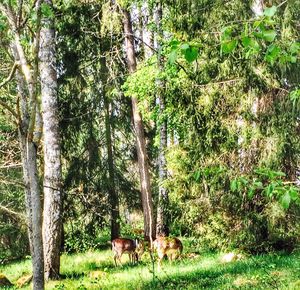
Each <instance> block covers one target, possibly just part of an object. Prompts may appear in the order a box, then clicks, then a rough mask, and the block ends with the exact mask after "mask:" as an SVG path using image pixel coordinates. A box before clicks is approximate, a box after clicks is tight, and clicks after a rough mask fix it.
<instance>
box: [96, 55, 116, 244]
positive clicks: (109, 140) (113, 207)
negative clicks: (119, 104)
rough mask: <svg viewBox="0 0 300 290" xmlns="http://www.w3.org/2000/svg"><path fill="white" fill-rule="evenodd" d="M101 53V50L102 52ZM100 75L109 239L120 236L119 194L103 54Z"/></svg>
mask: <svg viewBox="0 0 300 290" xmlns="http://www.w3.org/2000/svg"><path fill="white" fill-rule="evenodd" d="M102 53H103V52H102ZM100 63H101V75H102V95H103V101H104V108H105V137H106V149H107V161H108V179H109V180H108V182H109V198H110V206H111V240H113V239H115V238H118V237H119V236H120V223H119V219H120V212H119V196H118V192H117V191H116V186H115V173H114V160H113V145H112V133H111V118H110V114H111V112H110V111H111V110H110V102H109V100H108V98H107V95H106V83H107V73H108V69H107V66H106V58H105V57H104V56H103V57H101V59H100Z"/></svg>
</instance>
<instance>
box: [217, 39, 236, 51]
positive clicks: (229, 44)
mask: <svg viewBox="0 0 300 290" xmlns="http://www.w3.org/2000/svg"><path fill="white" fill-rule="evenodd" d="M237 44H238V42H237V40H236V39H232V40H230V41H226V42H224V43H222V44H221V51H222V52H223V53H225V54H228V53H231V52H232V51H233V50H234V49H235V48H236V46H237Z"/></svg>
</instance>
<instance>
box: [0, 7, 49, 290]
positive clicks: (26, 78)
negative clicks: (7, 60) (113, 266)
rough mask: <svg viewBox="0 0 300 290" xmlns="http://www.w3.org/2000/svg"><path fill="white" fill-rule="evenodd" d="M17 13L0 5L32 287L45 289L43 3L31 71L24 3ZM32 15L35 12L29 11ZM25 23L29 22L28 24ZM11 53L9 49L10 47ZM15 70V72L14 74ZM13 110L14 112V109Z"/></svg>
mask: <svg viewBox="0 0 300 290" xmlns="http://www.w3.org/2000/svg"><path fill="white" fill-rule="evenodd" d="M19 4H20V6H19V7H18V10H16V11H18V12H16V11H15V10H14V9H13V7H12V6H11V5H5V4H0V11H1V12H2V14H3V15H4V16H5V17H6V19H7V22H8V26H9V30H10V32H11V34H12V36H13V37H12V40H11V43H10V51H9V52H10V53H11V54H12V58H13V59H14V61H15V64H14V67H13V70H14V68H15V69H16V68H18V69H17V71H16V80H17V92H18V99H19V100H18V102H17V110H16V111H17V113H16V117H17V119H18V132H19V142H20V149H21V156H22V165H23V179H24V185H25V199H26V211H27V218H28V232H29V240H30V249H31V255H32V265H33V288H34V289H36V290H37V289H39V290H41V289H44V255H43V239H42V206H41V190H40V185H39V173H38V169H37V152H38V146H39V143H40V138H41V131H42V128H41V127H42V122H41V115H40V111H39V104H38V100H37V76H38V69H37V62H38V48H39V29H40V2H37V3H36V7H35V11H34V13H35V14H36V16H37V17H36V26H35V29H36V30H35V38H34V49H33V55H32V59H33V62H32V69H31V67H30V65H29V61H28V59H27V58H28V56H26V52H25V48H24V46H23V45H24V44H23V43H22V41H21V34H20V33H22V32H23V33H24V34H26V31H25V29H24V22H23V21H24V20H25V19H26V17H29V16H28V15H27V16H26V17H25V18H23V14H22V13H23V10H22V8H23V7H22V2H20V3H19ZM30 12H32V11H30ZM25 23H26V22H25ZM7 49H8V50H9V48H7ZM13 70H12V71H13ZM12 111H13V110H12Z"/></svg>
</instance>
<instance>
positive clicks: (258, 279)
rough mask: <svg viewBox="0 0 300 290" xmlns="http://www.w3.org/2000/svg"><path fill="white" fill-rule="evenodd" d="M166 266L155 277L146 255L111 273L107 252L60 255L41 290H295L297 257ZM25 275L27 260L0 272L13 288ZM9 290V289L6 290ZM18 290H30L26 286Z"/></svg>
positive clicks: (213, 258) (202, 259)
mask: <svg viewBox="0 0 300 290" xmlns="http://www.w3.org/2000/svg"><path fill="white" fill-rule="evenodd" d="M187 256H188V255H185V258H182V259H181V260H179V261H176V262H173V263H171V264H170V263H169V262H168V261H165V262H164V264H163V267H162V269H161V271H159V272H158V270H157V267H156V264H155V278H154V279H153V273H152V270H151V268H152V266H151V265H152V264H151V262H150V259H149V257H148V255H147V254H146V255H144V257H143V261H142V263H140V264H139V265H130V264H129V263H128V258H127V257H126V255H124V256H123V257H122V261H123V266H122V267H117V268H116V267H114V265H113V259H112V253H111V251H110V250H102V251H91V252H86V253H82V254H74V255H63V256H62V265H61V274H62V279H61V280H60V281H51V282H49V283H47V284H46V289H49V290H50V289H145V290H146V289H300V253H294V254H291V255H284V254H281V255H280V254H272V255H261V256H253V257H245V258H244V259H242V260H240V261H235V262H230V263H226V264H224V263H222V262H221V261H220V257H221V254H203V255H196V256H195V257H193V258H188V257H187ZM30 271H31V264H30V260H25V261H21V262H18V263H12V264H10V265H6V266H1V267H0V272H2V273H3V274H5V275H6V276H7V277H8V278H9V279H10V281H12V282H14V283H15V282H16V281H17V279H18V278H19V277H21V276H22V275H25V274H28V273H30ZM11 289H13V288H11ZM22 289H31V285H29V286H26V287H24V288H22Z"/></svg>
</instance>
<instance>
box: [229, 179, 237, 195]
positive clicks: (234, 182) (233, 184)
mask: <svg viewBox="0 0 300 290" xmlns="http://www.w3.org/2000/svg"><path fill="white" fill-rule="evenodd" d="M237 189H238V182H237V180H236V179H234V180H232V181H231V182H230V190H231V191H233V192H234V191H236V190H237Z"/></svg>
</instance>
